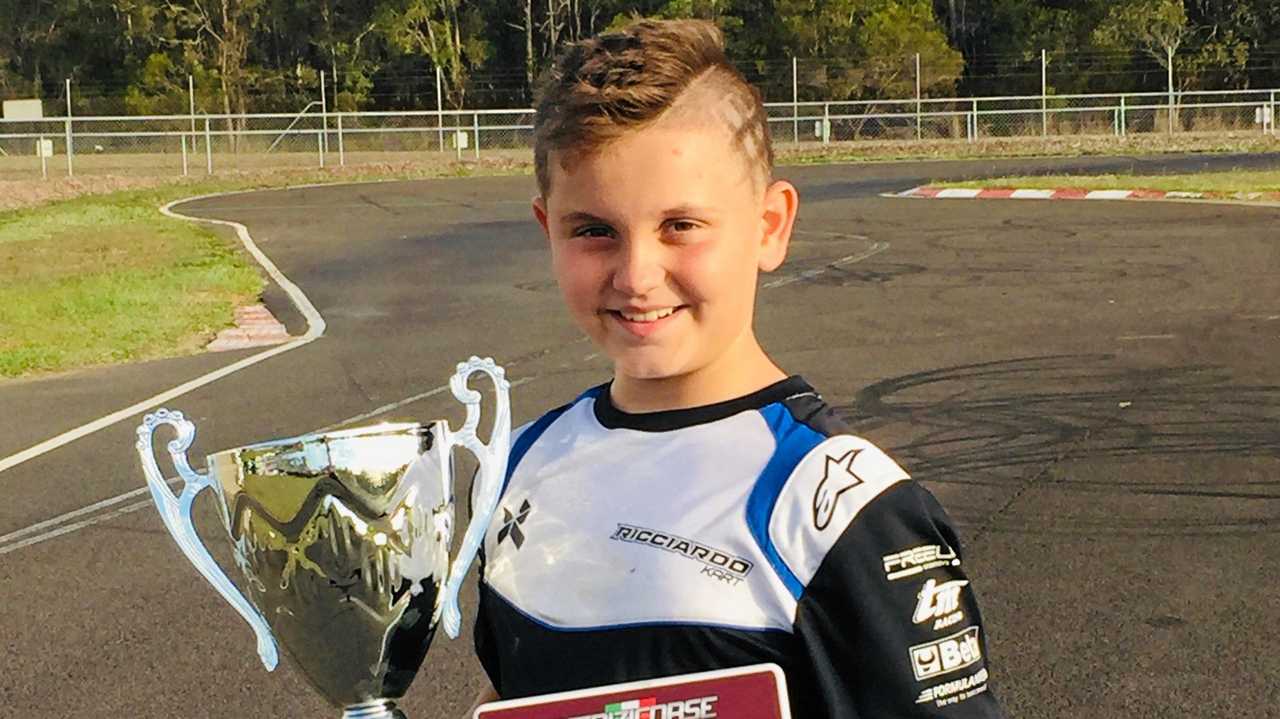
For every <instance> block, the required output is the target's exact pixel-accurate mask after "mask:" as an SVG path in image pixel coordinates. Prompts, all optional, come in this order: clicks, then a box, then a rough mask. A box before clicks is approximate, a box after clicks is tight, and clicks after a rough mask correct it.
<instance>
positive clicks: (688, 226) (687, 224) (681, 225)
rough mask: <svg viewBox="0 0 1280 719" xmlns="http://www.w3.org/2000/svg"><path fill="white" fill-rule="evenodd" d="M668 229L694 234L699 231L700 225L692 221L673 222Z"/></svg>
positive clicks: (668, 225)
mask: <svg viewBox="0 0 1280 719" xmlns="http://www.w3.org/2000/svg"><path fill="white" fill-rule="evenodd" d="M667 227H669V228H671V229H672V230H675V231H676V232H692V231H693V230H696V229H698V223H696V222H694V221H692V220H672V221H671V222H669V223H668V224H667Z"/></svg>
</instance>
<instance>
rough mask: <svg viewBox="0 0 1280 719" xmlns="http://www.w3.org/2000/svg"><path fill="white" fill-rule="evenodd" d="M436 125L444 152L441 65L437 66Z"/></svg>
mask: <svg viewBox="0 0 1280 719" xmlns="http://www.w3.org/2000/svg"><path fill="white" fill-rule="evenodd" d="M436 127H437V128H438V129H439V131H440V152H444V103H443V101H442V100H441V99H440V66H439V65H437V66H436Z"/></svg>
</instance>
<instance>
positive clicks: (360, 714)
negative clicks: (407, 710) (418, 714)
mask: <svg viewBox="0 0 1280 719" xmlns="http://www.w3.org/2000/svg"><path fill="white" fill-rule="evenodd" d="M342 719H405V715H404V712H402V711H400V710H399V709H397V708H396V703H395V702H393V701H390V700H387V699H379V700H377V701H371V702H365V703H364V704H352V705H351V706H349V707H347V708H346V709H343V710H342Z"/></svg>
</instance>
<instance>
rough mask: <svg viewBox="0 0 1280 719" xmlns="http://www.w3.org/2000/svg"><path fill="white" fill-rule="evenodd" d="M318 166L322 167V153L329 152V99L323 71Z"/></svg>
mask: <svg viewBox="0 0 1280 719" xmlns="http://www.w3.org/2000/svg"><path fill="white" fill-rule="evenodd" d="M320 128H321V134H320V137H321V138H322V139H321V140H320V166H321V167H324V153H326V152H328V151H329V97H328V95H326V94H325V90H324V70H321V71H320Z"/></svg>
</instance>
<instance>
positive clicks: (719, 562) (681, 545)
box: [609, 524, 755, 584]
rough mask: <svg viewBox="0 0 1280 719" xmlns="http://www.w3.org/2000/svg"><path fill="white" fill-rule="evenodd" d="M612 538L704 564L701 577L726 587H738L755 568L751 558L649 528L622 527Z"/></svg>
mask: <svg viewBox="0 0 1280 719" xmlns="http://www.w3.org/2000/svg"><path fill="white" fill-rule="evenodd" d="M609 538H610V539H613V540H616V541H619V542H630V543H631V544H643V545H646V546H649V547H656V548H658V549H663V550H666V551H668V552H671V553H672V554H679V555H680V556H682V557H687V558H689V559H692V560H694V561H696V562H701V563H702V565H703V566H702V574H705V575H706V576H708V577H711V578H713V579H718V580H720V581H722V582H725V583H727V584H738V583H739V582H741V581H742V580H743V579H746V578H747V575H748V574H750V573H751V570H752V568H754V567H755V564H754V563H753V562H752V561H751V560H749V559H744V558H743V557H739V556H737V555H733V554H730V553H728V552H725V551H722V550H719V549H716V548H715V547H709V546H707V545H705V544H703V543H701V542H698V541H695V540H692V539H686V538H684V537H681V536H679V535H676V534H671V533H669V532H662V531H659V530H657V529H649V528H647V527H637V526H634V525H630V524H619V525H618V528H617V529H616V530H615V531H614V533H613V536H611V537H609Z"/></svg>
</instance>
